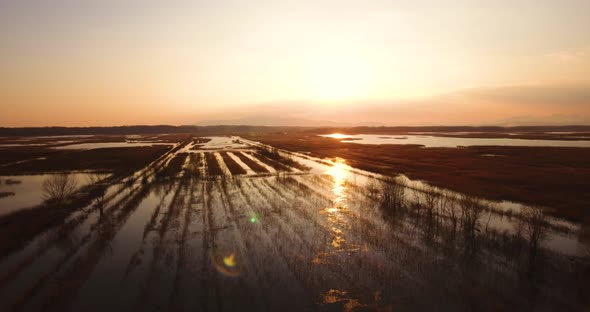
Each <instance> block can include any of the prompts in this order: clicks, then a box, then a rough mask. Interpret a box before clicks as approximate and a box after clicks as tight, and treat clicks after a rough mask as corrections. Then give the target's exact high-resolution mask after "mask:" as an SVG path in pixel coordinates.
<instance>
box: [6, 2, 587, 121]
mask: <svg viewBox="0 0 590 312" xmlns="http://www.w3.org/2000/svg"><path fill="white" fill-rule="evenodd" d="M588 12H590V1H587V0H563V1H554V0H534V1H533V0H531V1H525V0H513V1H476V0H471V1H467V0H462V1H461V0H460V1H457V0H454V1H451V0H432V1H425V0H422V1H420V0H418V1H395V0H389V1H369V0H365V1H345V0H341V1H319V0H316V1H306V0H301V1H280V0H275V1H255V0H250V1H196V0H193V1H189V0H185V1H174V0H170V1H155V0H100V1H99V0H96V1H91V0H51V1H50V0H0V111H1V113H0V126H4V127H19V126H111V125H132V124H178V125H180V124H195V123H197V122H202V121H207V120H221V121H227V120H233V119H240V118H248V117H252V116H257V118H267V119H272V118H276V119H277V120H279V119H280V120H282V121H285V122H288V120H289V119H290V118H292V119H293V120H294V119H305V120H325V121H334V122H342V123H350V124H385V125H421V124H423V125H432V124H439V125H444V124H449V125H451V124H452V125H455V124H469V125H476V124H507V125H508V124H521V123H527V124H535V123H543V124H590V18H588Z"/></svg>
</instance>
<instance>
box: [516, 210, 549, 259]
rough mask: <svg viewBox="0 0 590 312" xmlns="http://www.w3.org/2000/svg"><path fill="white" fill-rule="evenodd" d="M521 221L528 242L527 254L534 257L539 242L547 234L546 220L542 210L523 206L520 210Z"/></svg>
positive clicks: (539, 244)
mask: <svg viewBox="0 0 590 312" xmlns="http://www.w3.org/2000/svg"><path fill="white" fill-rule="evenodd" d="M522 221H523V222H524V234H526V239H527V240H528V242H529V254H530V256H531V258H535V256H536V255H537V251H538V250H539V247H540V246H541V242H542V241H543V240H544V239H545V236H546V235H547V229H546V224H547V220H546V217H545V214H544V213H543V211H542V210H541V209H540V208H538V207H529V206H527V207H525V208H524V209H523V210H522Z"/></svg>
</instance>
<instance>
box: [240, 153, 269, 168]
mask: <svg viewBox="0 0 590 312" xmlns="http://www.w3.org/2000/svg"><path fill="white" fill-rule="evenodd" d="M234 155H236V156H238V158H240V160H241V161H242V162H244V163H245V164H246V165H247V166H248V167H250V169H252V170H254V172H256V173H269V172H268V170H266V168H264V167H263V166H261V165H260V164H258V163H257V162H255V161H253V160H252V159H250V158H248V157H247V156H245V155H244V154H242V153H234Z"/></svg>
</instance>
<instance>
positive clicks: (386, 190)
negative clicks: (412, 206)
mask: <svg viewBox="0 0 590 312" xmlns="http://www.w3.org/2000/svg"><path fill="white" fill-rule="evenodd" d="M381 191H382V200H383V204H384V205H385V206H386V207H387V208H390V209H393V210H397V209H401V208H405V206H406V198H405V193H406V189H405V187H404V186H403V185H401V184H399V183H397V181H396V180H395V179H394V178H387V179H386V180H385V181H382V183H381Z"/></svg>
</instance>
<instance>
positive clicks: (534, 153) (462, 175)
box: [248, 132, 590, 220]
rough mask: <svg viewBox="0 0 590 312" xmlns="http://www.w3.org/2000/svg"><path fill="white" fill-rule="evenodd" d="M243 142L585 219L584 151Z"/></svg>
mask: <svg viewBox="0 0 590 312" xmlns="http://www.w3.org/2000/svg"><path fill="white" fill-rule="evenodd" d="M248 138H249V139H253V140H257V141H261V142H263V143H266V144H269V145H272V146H276V147H278V148H284V149H287V150H291V151H300V152H310V153H311V154H312V155H315V156H319V157H341V158H344V159H346V161H347V163H348V164H349V165H351V166H353V167H356V168H360V169H364V170H368V171H371V172H377V173H382V174H386V175H392V176H393V175H396V174H400V173H401V174H405V175H407V176H408V177H410V178H412V179H418V180H425V181H428V182H429V183H431V184H434V185H436V186H441V187H444V188H449V189H451V190H455V191H458V192H462V193H467V194H469V195H474V196H479V197H483V198H488V199H493V200H511V201H517V202H523V203H528V204H535V205H540V206H543V207H549V208H545V209H546V211H547V212H549V213H551V214H553V215H555V216H559V217H565V218H569V219H572V220H585V219H588V218H590V210H589V209H588V202H590V192H588V190H589V189H590V149H589V148H570V147H560V148H554V147H513V146H474V147H467V148H422V147H420V146H416V145H361V144H354V143H341V142H339V141H337V140H334V139H329V138H322V137H318V136H317V135H315V134H306V133H302V132H294V133H289V134H285V133H281V134H262V135H257V136H249V137H248ZM482 154H497V155H503V156H504V157H482V156H481V155H482Z"/></svg>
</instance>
